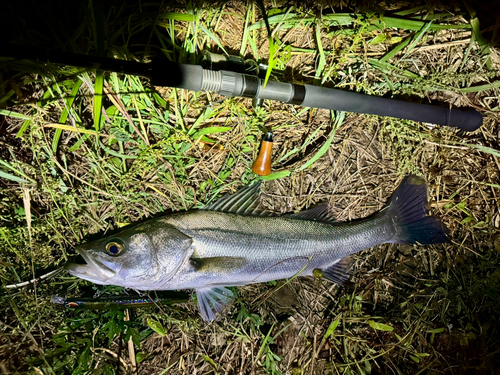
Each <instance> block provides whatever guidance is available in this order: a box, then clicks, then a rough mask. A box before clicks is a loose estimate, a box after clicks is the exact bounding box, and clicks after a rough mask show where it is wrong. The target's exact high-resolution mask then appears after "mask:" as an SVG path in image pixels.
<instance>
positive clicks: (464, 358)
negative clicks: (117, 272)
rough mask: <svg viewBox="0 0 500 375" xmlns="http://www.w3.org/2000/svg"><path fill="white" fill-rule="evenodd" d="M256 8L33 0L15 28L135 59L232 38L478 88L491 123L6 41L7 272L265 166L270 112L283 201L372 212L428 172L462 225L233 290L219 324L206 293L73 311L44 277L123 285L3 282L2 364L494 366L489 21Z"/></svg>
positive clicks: (230, 185)
mask: <svg viewBox="0 0 500 375" xmlns="http://www.w3.org/2000/svg"><path fill="white" fill-rule="evenodd" d="M264 6H265V9H266V12H267V14H266V15H263V14H262V12H261V7H260V5H259V3H255V4H254V3H249V4H247V5H246V6H245V7H244V8H242V7H241V6H240V5H235V4H232V3H221V4H219V5H218V6H215V5H212V4H209V3H203V2H195V3H192V2H190V3H188V5H187V6H181V5H179V4H177V5H175V4H170V3H169V2H167V3H162V4H160V3H158V4H157V3H136V4H133V5H120V6H108V5H103V4H100V3H97V2H92V3H90V5H89V6H87V7H86V6H83V5H78V4H77V5H74V6H73V8H70V6H69V5H64V6H62V8H61V7H59V8H57V9H58V11H57V12H60V13H57V12H56V11H54V12H55V13H43V12H44V11H43V10H40V12H42V15H43V16H44V17H37V20H39V21H40V22H41V25H42V26H40V25H38V24H36V23H35V24H32V23H27V26H26V27H25V28H24V29H13V30H12V33H13V34H16V35H18V37H19V38H20V39H19V40H24V41H26V43H28V44H30V43H31V44H37V45H41V46H46V47H54V48H59V49H62V50H66V51H71V52H79V53H89V54H97V55H103V56H109V57H117V58H122V59H128V60H135V61H150V59H151V58H153V57H155V56H156V57H158V56H161V57H167V58H169V59H171V60H173V61H177V62H184V63H197V62H199V61H200V59H201V53H200V52H201V51H202V50H204V49H207V50H210V51H213V52H217V53H226V52H227V53H230V54H237V55H239V56H241V57H243V58H246V59H254V60H256V61H260V60H263V61H265V60H267V61H271V62H272V64H273V66H272V68H273V69H272V72H271V70H269V71H268V72H269V77H275V76H276V77H277V76H282V77H284V79H286V80H291V81H298V82H302V83H315V84H320V85H325V86H328V87H334V86H335V87H340V88H345V89H350V90H354V91H359V92H364V93H368V94H372V95H387V96H391V95H392V96H403V97H404V99H406V100H412V101H422V102H426V101H427V98H430V99H432V100H434V101H437V102H441V103H443V104H445V105H449V104H454V105H461V106H475V107H476V108H479V109H482V110H484V115H485V125H484V126H483V128H482V129H481V130H479V131H477V132H475V133H473V134H462V133H458V132H457V131H456V130H454V129H450V128H446V127H436V128H429V127H428V126H426V125H423V124H417V123H414V122H411V121H406V120H399V119H390V118H380V117H375V116H365V115H357V114H346V113H335V112H329V111H326V110H317V109H305V108H299V107H294V106H289V105H284V104H281V103H271V102H265V103H264V105H263V106H262V107H261V108H259V109H257V110H254V109H253V108H252V106H251V103H250V102H249V100H247V99H242V98H222V97H219V96H217V95H214V94H211V93H193V92H187V91H183V90H178V89H172V88H159V87H156V88H155V87H152V86H151V85H150V84H149V82H148V81H147V80H145V79H142V78H138V77H133V76H126V75H120V74H116V73H109V72H101V71H92V70H83V69H75V68H71V67H65V66H54V65H47V66H41V65H37V64H34V63H32V62H26V61H22V62H20V61H17V62H12V61H9V60H7V59H1V58H0V66H1V68H2V70H0V93H1V95H2V97H0V119H1V124H2V125H1V129H2V134H1V138H0V142H1V145H2V147H1V150H0V181H1V183H0V197H1V198H0V279H1V283H2V286H3V287H5V285H8V284H13V283H19V282H22V281H25V280H29V279H32V278H33V277H35V276H38V275H41V274H44V273H45V272H48V271H50V270H53V269H55V268H57V267H60V266H62V265H63V264H64V263H65V262H66V261H67V260H68V259H69V258H70V257H71V256H73V255H74V251H73V250H72V249H73V247H74V246H75V245H76V244H79V243H82V242H85V241H87V240H88V239H89V238H92V237H93V236H94V237H95V236H100V235H102V233H103V232H105V231H109V230H112V229H115V228H119V227H121V226H123V225H127V224H129V223H133V222H135V221H137V220H140V219H143V218H148V217H152V216H154V215H156V214H159V213H163V212H169V211H170V210H172V211H178V210H187V209H190V208H201V207H203V205H204V204H205V203H208V202H213V201H214V200H215V199H217V198H218V197H220V196H221V195H222V194H225V193H227V192H230V191H234V189H235V188H238V187H239V186H242V185H245V184H247V183H249V182H251V181H253V180H255V179H257V178H259V177H258V176H256V175H254V174H253V173H252V172H251V167H252V163H253V160H254V159H255V157H256V155H257V152H258V148H259V140H260V139H261V135H262V131H263V130H264V129H272V130H273V132H274V136H275V146H274V151H273V152H274V154H273V156H274V158H273V174H272V175H270V176H268V177H265V178H262V179H263V180H269V182H266V189H267V191H269V192H270V194H271V196H272V197H273V199H272V200H271V199H269V202H268V203H269V204H271V205H272V208H273V209H275V210H276V211H279V212H286V211H293V210H299V209H304V208H307V207H309V206H312V205H313V204H315V203H319V202H324V201H330V202H331V206H332V212H333V213H334V214H335V215H336V216H337V217H338V218H339V220H341V221H344V220H348V219H353V218H358V217H363V216H367V215H368V214H370V213H373V212H375V211H376V210H378V209H380V208H381V207H382V206H383V203H384V202H385V200H386V199H387V197H388V196H389V195H390V193H391V192H392V191H393V190H394V187H395V184H396V183H397V181H398V178H399V177H400V176H402V175H405V174H408V173H417V174H420V175H423V176H425V177H426V178H427V180H428V181H429V186H430V187H429V196H430V199H431V206H432V209H433V211H434V212H435V213H436V214H437V215H439V216H440V217H441V218H442V219H443V221H444V222H445V223H446V225H447V226H448V227H449V228H450V235H451V238H452V241H451V243H450V244H446V245H440V246H429V247H422V246H395V245H387V246H380V247H378V248H377V249H375V250H367V251H364V252H362V253H361V254H359V255H357V256H356V257H355V265H356V267H355V274H354V275H353V277H352V280H351V282H350V283H347V284H346V285H345V286H343V287H341V288H338V287H333V286H331V285H330V284H329V283H327V282H326V281H322V280H308V279H303V278H294V279H293V280H289V281H278V282H274V283H269V284H257V285H252V286H248V287H243V288H238V289H237V293H238V298H237V300H236V302H235V303H234V304H233V306H232V307H231V308H230V309H228V311H227V312H226V314H225V315H224V316H223V317H222V318H221V320H220V321H217V322H215V323H212V324H211V325H206V324H205V323H204V322H203V321H201V318H200V315H199V312H198V310H197V307H196V303H195V299H194V298H193V300H192V301H190V302H189V303H184V304H181V305H177V306H169V307H151V308H143V309H137V311H135V312H133V313H132V316H131V319H130V320H129V321H124V313H123V312H121V311H88V310H87V311H86V310H63V309H60V308H59V306H56V305H54V304H53V303H51V301H50V297H51V296H52V295H56V294H57V295H64V296H68V297H71V296H79V295H82V294H84V293H86V294H89V293H90V294H94V293H100V294H116V293H123V289H122V288H117V287H101V286H91V285H90V284H89V283H87V282H84V281H82V280H77V279H75V278H73V277H70V276H69V275H67V274H65V273H62V274H61V275H59V276H57V277H55V278H52V279H50V280H47V281H44V282H42V283H39V284H36V286H30V287H27V288H19V289H5V288H3V289H2V294H1V295H0V301H1V306H2V307H1V311H2V318H1V319H0V328H1V329H2V332H1V333H0V335H1V341H0V363H2V365H4V366H5V368H6V369H7V371H18V372H19V373H27V372H28V371H35V372H36V373H39V374H40V373H43V374H90V373H92V374H113V373H117V371H118V368H120V370H119V371H121V372H120V373H123V371H124V369H125V368H126V369H131V368H132V367H131V366H132V365H131V362H130V357H131V356H133V357H135V358H136V361H137V362H138V368H139V373H147V371H151V372H153V373H162V372H163V373H165V374H167V373H172V374H178V373H179V374H180V373H193V372H194V371H195V370H196V371H197V373H203V374H209V373H220V374H222V373H226V372H232V373H238V372H239V371H240V370H241V371H243V373H248V372H249V371H253V372H254V373H256V374H264V373H270V374H285V373H292V374H314V373H318V374H319V373H335V374H339V373H343V374H370V373H388V372H394V373H429V374H437V373H443V372H447V371H450V369H451V368H453V369H455V368H456V369H458V370H457V371H459V372H460V371H466V370H469V371H483V370H484V371H487V370H492V369H494V368H496V367H498V359H497V358H498V349H497V348H498V347H499V345H498V344H499V343H498V338H497V337H499V329H500V326H499V324H498V322H497V319H496V316H498V313H500V311H499V309H498V306H499V304H498V302H499V298H500V297H499V296H500V294H499V293H500V288H499V285H500V273H499V272H498V271H497V268H498V264H499V252H498V246H497V245H498V242H499V238H500V237H499V236H500V233H499V227H500V216H499V214H498V194H499V191H498V189H499V184H498V177H499V173H500V172H499V170H498V168H499V164H498V162H499V160H498V158H499V151H498V145H497V142H496V141H497V134H498V121H497V120H498V119H497V117H498V114H497V111H498V100H497V99H495V98H498V69H497V68H495V66H492V65H491V64H493V63H494V62H495V58H496V57H497V56H498V50H497V49H496V47H495V46H494V45H493V44H491V43H489V41H488V40H487V39H485V38H483V37H481V35H478V34H477V30H480V29H481V26H480V24H478V22H479V21H478V18H474V17H472V22H466V21H464V18H463V17H462V15H463V14H466V13H468V12H470V10H467V9H458V8H457V9H458V10H457V9H455V8H453V9H432V10H431V9H428V8H425V7H420V8H414V9H409V8H403V9H396V10H392V11H391V12H389V11H386V12H385V14H383V12H382V10H380V9H378V8H377V10H376V11H375V10H373V11H368V10H367V11H365V12H363V13H358V14H353V13H352V12H351V11H349V10H345V9H344V10H338V9H336V11H335V12H333V11H332V10H331V9H330V8H324V9H316V8H314V7H311V8H304V7H288V8H287V7H285V6H284V5H279V4H278V5H275V6H274V5H272V4H271V3H265V4H264ZM34 9H39V8H36V7H35V8H34ZM66 13H68V14H73V15H75V16H74V17H72V18H71V19H70V17H64V16H63V15H64V14H66ZM24 16H25V15H24V14H22V13H20V14H14V15H12V17H13V18H14V19H16V17H17V19H22V18H23V17H24ZM320 16H321V17H320ZM266 19H267V23H268V27H269V28H267V27H266ZM37 27H38V28H37ZM468 38H470V41H465V42H463V43H462V41H464V40H467V39H468ZM14 39H15V38H13V40H14ZM14 41H15V40H14ZM457 41H459V42H460V43H454V42H457ZM458 52H459V53H458ZM457 56H458V57H457ZM470 93H475V94H474V95H475V96H468V95H470ZM466 94H467V95H466ZM23 197H24V198H29V199H24V200H23ZM235 290H236V289H235ZM285 290H291V291H292V292H290V293H291V294H290V295H289V296H288V297H287V298H289V299H291V300H293V304H292V305H291V306H287V307H283V306H281V305H280V301H279V299H280V297H281V296H282V295H285V294H286V293H285ZM285 302H286V301H285ZM130 338H132V342H133V344H134V347H135V354H134V353H132V352H131V351H129V349H128V347H127V344H128V341H129V339H130ZM118 357H119V358H118ZM120 363H121V364H120ZM120 366H121V367H120Z"/></svg>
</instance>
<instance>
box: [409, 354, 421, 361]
mask: <svg viewBox="0 0 500 375" xmlns="http://www.w3.org/2000/svg"><path fill="white" fill-rule="evenodd" d="M410 358H411V359H412V361H413V362H415V363H419V362H420V358H418V357H415V356H414V355H411V354H410Z"/></svg>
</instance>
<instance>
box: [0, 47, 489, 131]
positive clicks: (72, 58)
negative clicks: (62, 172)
mask: <svg viewBox="0 0 500 375" xmlns="http://www.w3.org/2000/svg"><path fill="white" fill-rule="evenodd" d="M0 55H1V56H6V57H11V58H15V59H29V60H35V61H38V62H41V63H47V62H51V63H57V64H65V65H71V66H77V67H84V68H89V69H101V70H107V71H112V72H117V73H124V74H131V75H139V76H143V77H147V78H149V79H150V80H151V83H152V84H153V85H156V86H169V87H177V88H182V89H187V90H191V91H213V92H216V93H218V94H221V95H224V96H240V97H245V98H258V99H270V100H276V101H281V102H285V103H290V104H296V105H301V106H304V107H312V108H324V109H330V110H338V111H346V112H356V113H366V114H372V115H379V116H390V117H396V118H401V119H408V120H413V121H418V122H427V123H432V124H438V125H444V126H451V127H456V128H460V129H462V130H465V131H474V130H476V129H478V128H479V127H480V126H481V125H482V123H483V117H482V116H481V114H480V113H479V112H477V111H476V110H475V109H465V110H462V109H458V108H447V107H440V106H435V105H429V104H418V103H410V102H404V101H400V100H395V99H389V98H382V97H377V96H371V95H366V94H361V93H356V92H352V91H347V90H339V89H331V88H326V87H320V86H313V85H297V84H293V83H283V82H276V81H268V82H267V85H266V86H265V87H264V80H263V79H261V78H258V77H257V76H255V75H249V74H241V73H237V72H233V71H228V70H220V71H216V70H209V69H203V68H202V67H201V66H198V65H188V64H178V63H174V62H171V61H161V60H157V61H153V62H152V63H148V64H146V63H139V62H135V61H126V60H118V59H112V58H107V57H99V56H89V55H80V54H75V53H66V52H56V51H49V50H46V49H37V48H24V47H20V46H16V45H12V44H3V43H2V44H0Z"/></svg>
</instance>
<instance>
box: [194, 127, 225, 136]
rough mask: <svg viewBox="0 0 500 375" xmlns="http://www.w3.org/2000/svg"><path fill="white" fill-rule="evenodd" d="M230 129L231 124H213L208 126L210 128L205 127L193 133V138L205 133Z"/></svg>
mask: <svg viewBox="0 0 500 375" xmlns="http://www.w3.org/2000/svg"><path fill="white" fill-rule="evenodd" d="M228 130H231V128H230V127H229V126H211V127H208V128H204V129H201V130H198V131H197V132H196V133H195V134H194V135H193V139H198V138H200V137H201V136H204V135H207V134H214V133H222V132H227V131H228Z"/></svg>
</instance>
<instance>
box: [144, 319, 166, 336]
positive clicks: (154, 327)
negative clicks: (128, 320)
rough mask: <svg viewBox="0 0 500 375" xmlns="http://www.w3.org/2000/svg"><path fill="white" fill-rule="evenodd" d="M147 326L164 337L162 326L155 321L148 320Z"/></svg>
mask: <svg viewBox="0 0 500 375" xmlns="http://www.w3.org/2000/svg"><path fill="white" fill-rule="evenodd" d="M148 326H149V327H150V328H151V329H152V330H153V331H155V332H156V333H157V334H159V335H160V336H165V335H166V334H167V331H166V330H165V328H164V327H163V325H162V324H161V323H160V322H158V321H156V320H153V319H148Z"/></svg>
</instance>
